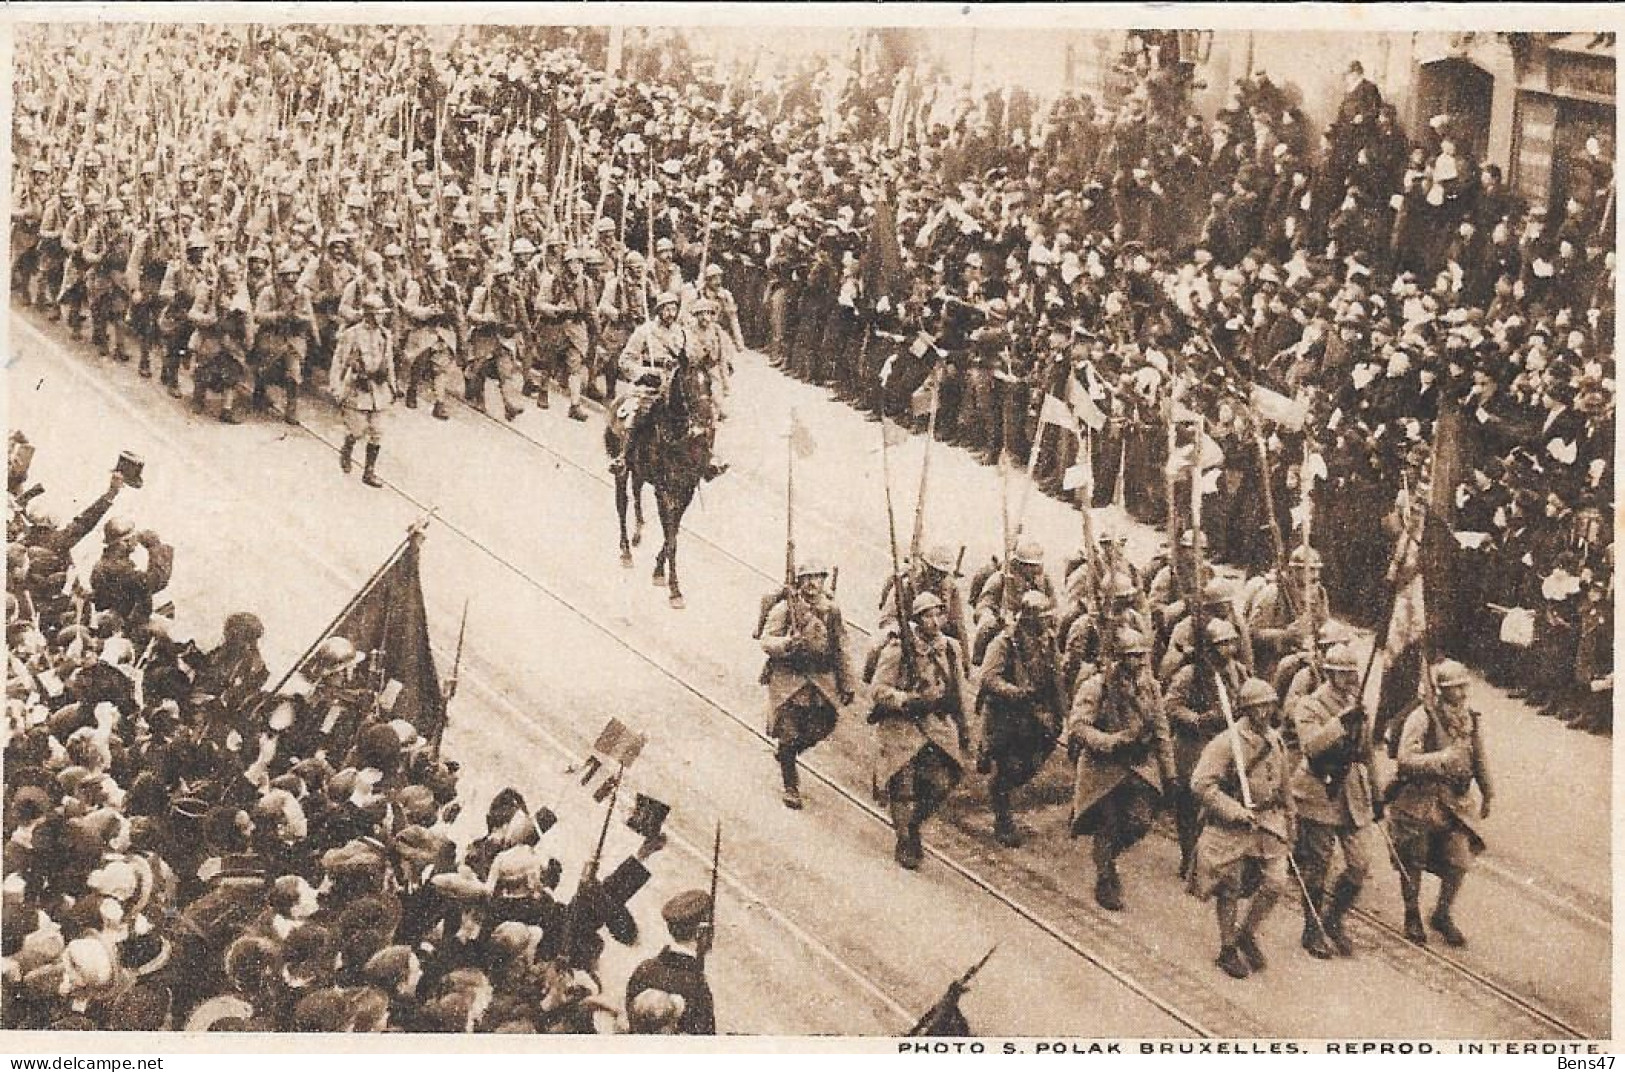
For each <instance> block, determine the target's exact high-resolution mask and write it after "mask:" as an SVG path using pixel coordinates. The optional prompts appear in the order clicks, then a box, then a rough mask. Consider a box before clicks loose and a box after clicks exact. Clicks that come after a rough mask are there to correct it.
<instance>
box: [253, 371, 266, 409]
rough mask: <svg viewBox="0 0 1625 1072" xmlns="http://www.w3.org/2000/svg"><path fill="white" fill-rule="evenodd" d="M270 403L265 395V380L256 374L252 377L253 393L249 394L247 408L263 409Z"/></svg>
mask: <svg viewBox="0 0 1625 1072" xmlns="http://www.w3.org/2000/svg"><path fill="white" fill-rule="evenodd" d="M270 404H271V402H270V399H269V397H268V396H267V395H266V391H265V381H264V380H263V379H261V378H260V377H258V376H256V377H254V393H253V394H252V395H250V396H249V399H248V406H249V408H250V409H255V410H263V409H265V408H266V407H267V406H269V405H270Z"/></svg>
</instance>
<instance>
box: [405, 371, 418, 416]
mask: <svg viewBox="0 0 1625 1072" xmlns="http://www.w3.org/2000/svg"><path fill="white" fill-rule="evenodd" d="M406 408H407V409H417V408H418V378H417V376H416V375H411V376H408V377H407V380H406Z"/></svg>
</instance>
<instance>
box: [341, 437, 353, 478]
mask: <svg viewBox="0 0 1625 1072" xmlns="http://www.w3.org/2000/svg"><path fill="white" fill-rule="evenodd" d="M354 456H355V436H353V435H347V436H345V437H344V444H343V445H342V446H341V447H339V469H340V470H341V471H342V472H345V473H348V472H349V471H350V470H351V469H354V468H355V462H354V460H353V459H354Z"/></svg>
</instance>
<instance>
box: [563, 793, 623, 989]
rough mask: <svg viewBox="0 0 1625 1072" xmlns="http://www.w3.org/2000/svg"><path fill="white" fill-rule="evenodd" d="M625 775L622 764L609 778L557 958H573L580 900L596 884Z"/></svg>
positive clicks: (569, 959)
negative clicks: (600, 821)
mask: <svg viewBox="0 0 1625 1072" xmlns="http://www.w3.org/2000/svg"><path fill="white" fill-rule="evenodd" d="M625 777H626V768H625V767H624V766H623V767H621V768H620V769H619V770H618V771H616V772H615V776H614V777H613V778H611V779H610V790H609V803H608V805H607V806H606V807H605V808H604V825H603V826H601V827H600V828H599V830H598V841H597V843H596V844H595V845H594V846H593V850H592V855H591V856H589V857H588V858H587V863H586V865H585V866H584V867H583V868H582V869H581V881H580V882H579V883H577V884H576V893H575V896H574V897H572V898H570V907H569V908H568V909H566V911H565V917H564V937H563V940H562V941H561V942H560V944H559V952H558V957H559V959H561V960H563V961H565V962H567V963H568V962H571V961H573V960H574V959H575V946H576V941H577V936H576V931H577V928H579V927H580V925H581V918H580V917H581V913H582V910H583V908H584V907H585V906H584V905H583V904H582V902H583V900H584V896H583V895H584V894H587V892H588V891H589V890H590V889H591V888H592V887H594V886H596V885H597V884H598V867H599V865H600V864H601V863H602V862H603V859H604V842H605V840H606V839H608V837H609V824H610V821H611V820H612V819H614V818H615V802H616V801H617V800H618V799H619V798H620V795H621V779H623V778H625Z"/></svg>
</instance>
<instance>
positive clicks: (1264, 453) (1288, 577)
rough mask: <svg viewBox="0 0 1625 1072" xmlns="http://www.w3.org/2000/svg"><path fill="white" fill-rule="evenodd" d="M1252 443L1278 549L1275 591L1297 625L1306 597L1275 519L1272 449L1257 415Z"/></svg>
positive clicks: (1254, 421)
mask: <svg viewBox="0 0 1625 1072" xmlns="http://www.w3.org/2000/svg"><path fill="white" fill-rule="evenodd" d="M1253 443H1254V445H1255V446H1256V447H1257V448H1258V472H1259V477H1260V481H1261V483H1262V484H1263V487H1264V513H1265V516H1266V517H1267V518H1268V520H1269V527H1270V541H1271V543H1272V544H1273V545H1274V547H1275V575H1276V577H1277V578H1279V580H1278V581H1277V583H1276V587H1277V588H1278V589H1279V591H1280V593H1281V598H1282V599H1283V600H1284V601H1285V602H1286V609H1287V616H1288V617H1289V618H1291V619H1292V620H1294V621H1296V620H1297V617H1298V614H1299V613H1300V612H1301V611H1302V609H1303V607H1304V606H1305V603H1304V597H1305V596H1307V593H1300V592H1299V591H1298V590H1297V585H1296V581H1295V579H1294V578H1293V576H1292V568H1291V564H1290V563H1289V562H1288V561H1287V556H1286V539H1285V537H1283V536H1282V534H1281V523H1280V521H1279V520H1278V519H1277V518H1276V516H1275V489H1274V487H1273V486H1272V481H1271V479H1270V452H1269V445H1268V444H1267V443H1265V442H1264V432H1263V429H1261V428H1260V427H1259V425H1258V420H1257V415H1256V414H1255V415H1254V419H1253Z"/></svg>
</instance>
